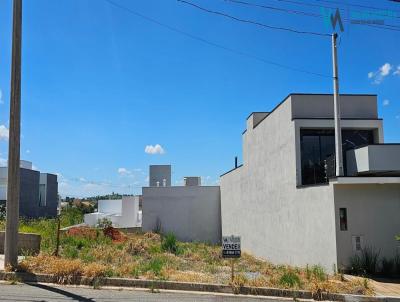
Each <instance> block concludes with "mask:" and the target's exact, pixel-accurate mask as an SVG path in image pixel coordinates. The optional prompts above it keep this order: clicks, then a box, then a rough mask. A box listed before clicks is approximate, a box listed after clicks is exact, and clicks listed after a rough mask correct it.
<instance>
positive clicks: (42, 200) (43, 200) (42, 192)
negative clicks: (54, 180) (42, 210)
mask: <svg viewBox="0 0 400 302" xmlns="http://www.w3.org/2000/svg"><path fill="white" fill-rule="evenodd" d="M39 206H40V207H45V206H46V185H44V184H41V185H39Z"/></svg>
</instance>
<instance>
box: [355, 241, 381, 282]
mask: <svg viewBox="0 0 400 302" xmlns="http://www.w3.org/2000/svg"><path fill="white" fill-rule="evenodd" d="M379 254H380V251H377V250H375V248H373V247H370V246H367V247H365V248H364V249H362V250H361V255H354V256H352V257H351V258H350V265H351V272H352V273H353V274H355V275H365V274H369V275H373V274H376V272H377V270H378V264H379Z"/></svg>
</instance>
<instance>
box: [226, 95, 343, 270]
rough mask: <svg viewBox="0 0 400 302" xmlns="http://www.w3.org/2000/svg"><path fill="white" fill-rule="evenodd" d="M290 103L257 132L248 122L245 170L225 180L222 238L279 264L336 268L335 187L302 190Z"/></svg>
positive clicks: (274, 113)
mask: <svg viewBox="0 0 400 302" xmlns="http://www.w3.org/2000/svg"><path fill="white" fill-rule="evenodd" d="M291 105H292V102H291V100H288V101H286V102H284V103H282V104H281V105H280V106H279V107H278V108H277V109H276V110H275V111H274V112H272V113H271V114H270V115H269V116H268V117H267V118H265V119H264V120H263V121H262V122H261V123H260V124H258V126H257V127H256V128H254V129H253V125H252V123H253V120H252V119H248V120H247V131H246V132H245V134H244V135H243V166H242V167H241V168H238V169H236V170H234V171H233V172H231V173H228V174H226V175H224V176H222V177H221V212H222V235H231V234H234V235H240V236H241V237H242V247H243V249H244V250H247V251H250V252H251V253H253V254H255V255H257V256H259V257H263V258H266V259H268V260H270V261H272V262H274V263H281V264H292V265H298V266H305V265H306V264H310V265H311V264H321V265H323V266H324V267H325V268H326V269H327V270H332V268H333V265H334V264H336V260H337V255H336V234H335V217H334V203H333V192H332V187H331V186H318V187H307V188H297V186H296V185H297V180H296V143H295V142H296V137H295V125H294V121H292V112H291Z"/></svg>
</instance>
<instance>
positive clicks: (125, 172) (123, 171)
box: [118, 168, 132, 176]
mask: <svg viewBox="0 0 400 302" xmlns="http://www.w3.org/2000/svg"><path fill="white" fill-rule="evenodd" d="M118 174H119V175H122V176H127V175H131V174H132V171H129V170H128V169H127V168H118Z"/></svg>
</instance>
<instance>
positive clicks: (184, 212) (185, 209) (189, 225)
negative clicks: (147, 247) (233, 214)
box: [142, 186, 221, 243]
mask: <svg viewBox="0 0 400 302" xmlns="http://www.w3.org/2000/svg"><path fill="white" fill-rule="evenodd" d="M142 209H143V217H142V229H143V231H145V232H148V231H153V230H155V229H156V227H157V224H158V223H160V226H161V229H162V232H163V233H168V232H173V233H174V234H175V235H176V236H177V238H178V239H179V240H181V241H201V242H210V243H219V242H220V240H221V205H220V189H219V187H217V186H215V187H212V186H186V187H185V186H181V187H148V188H143V208H142Z"/></svg>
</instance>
